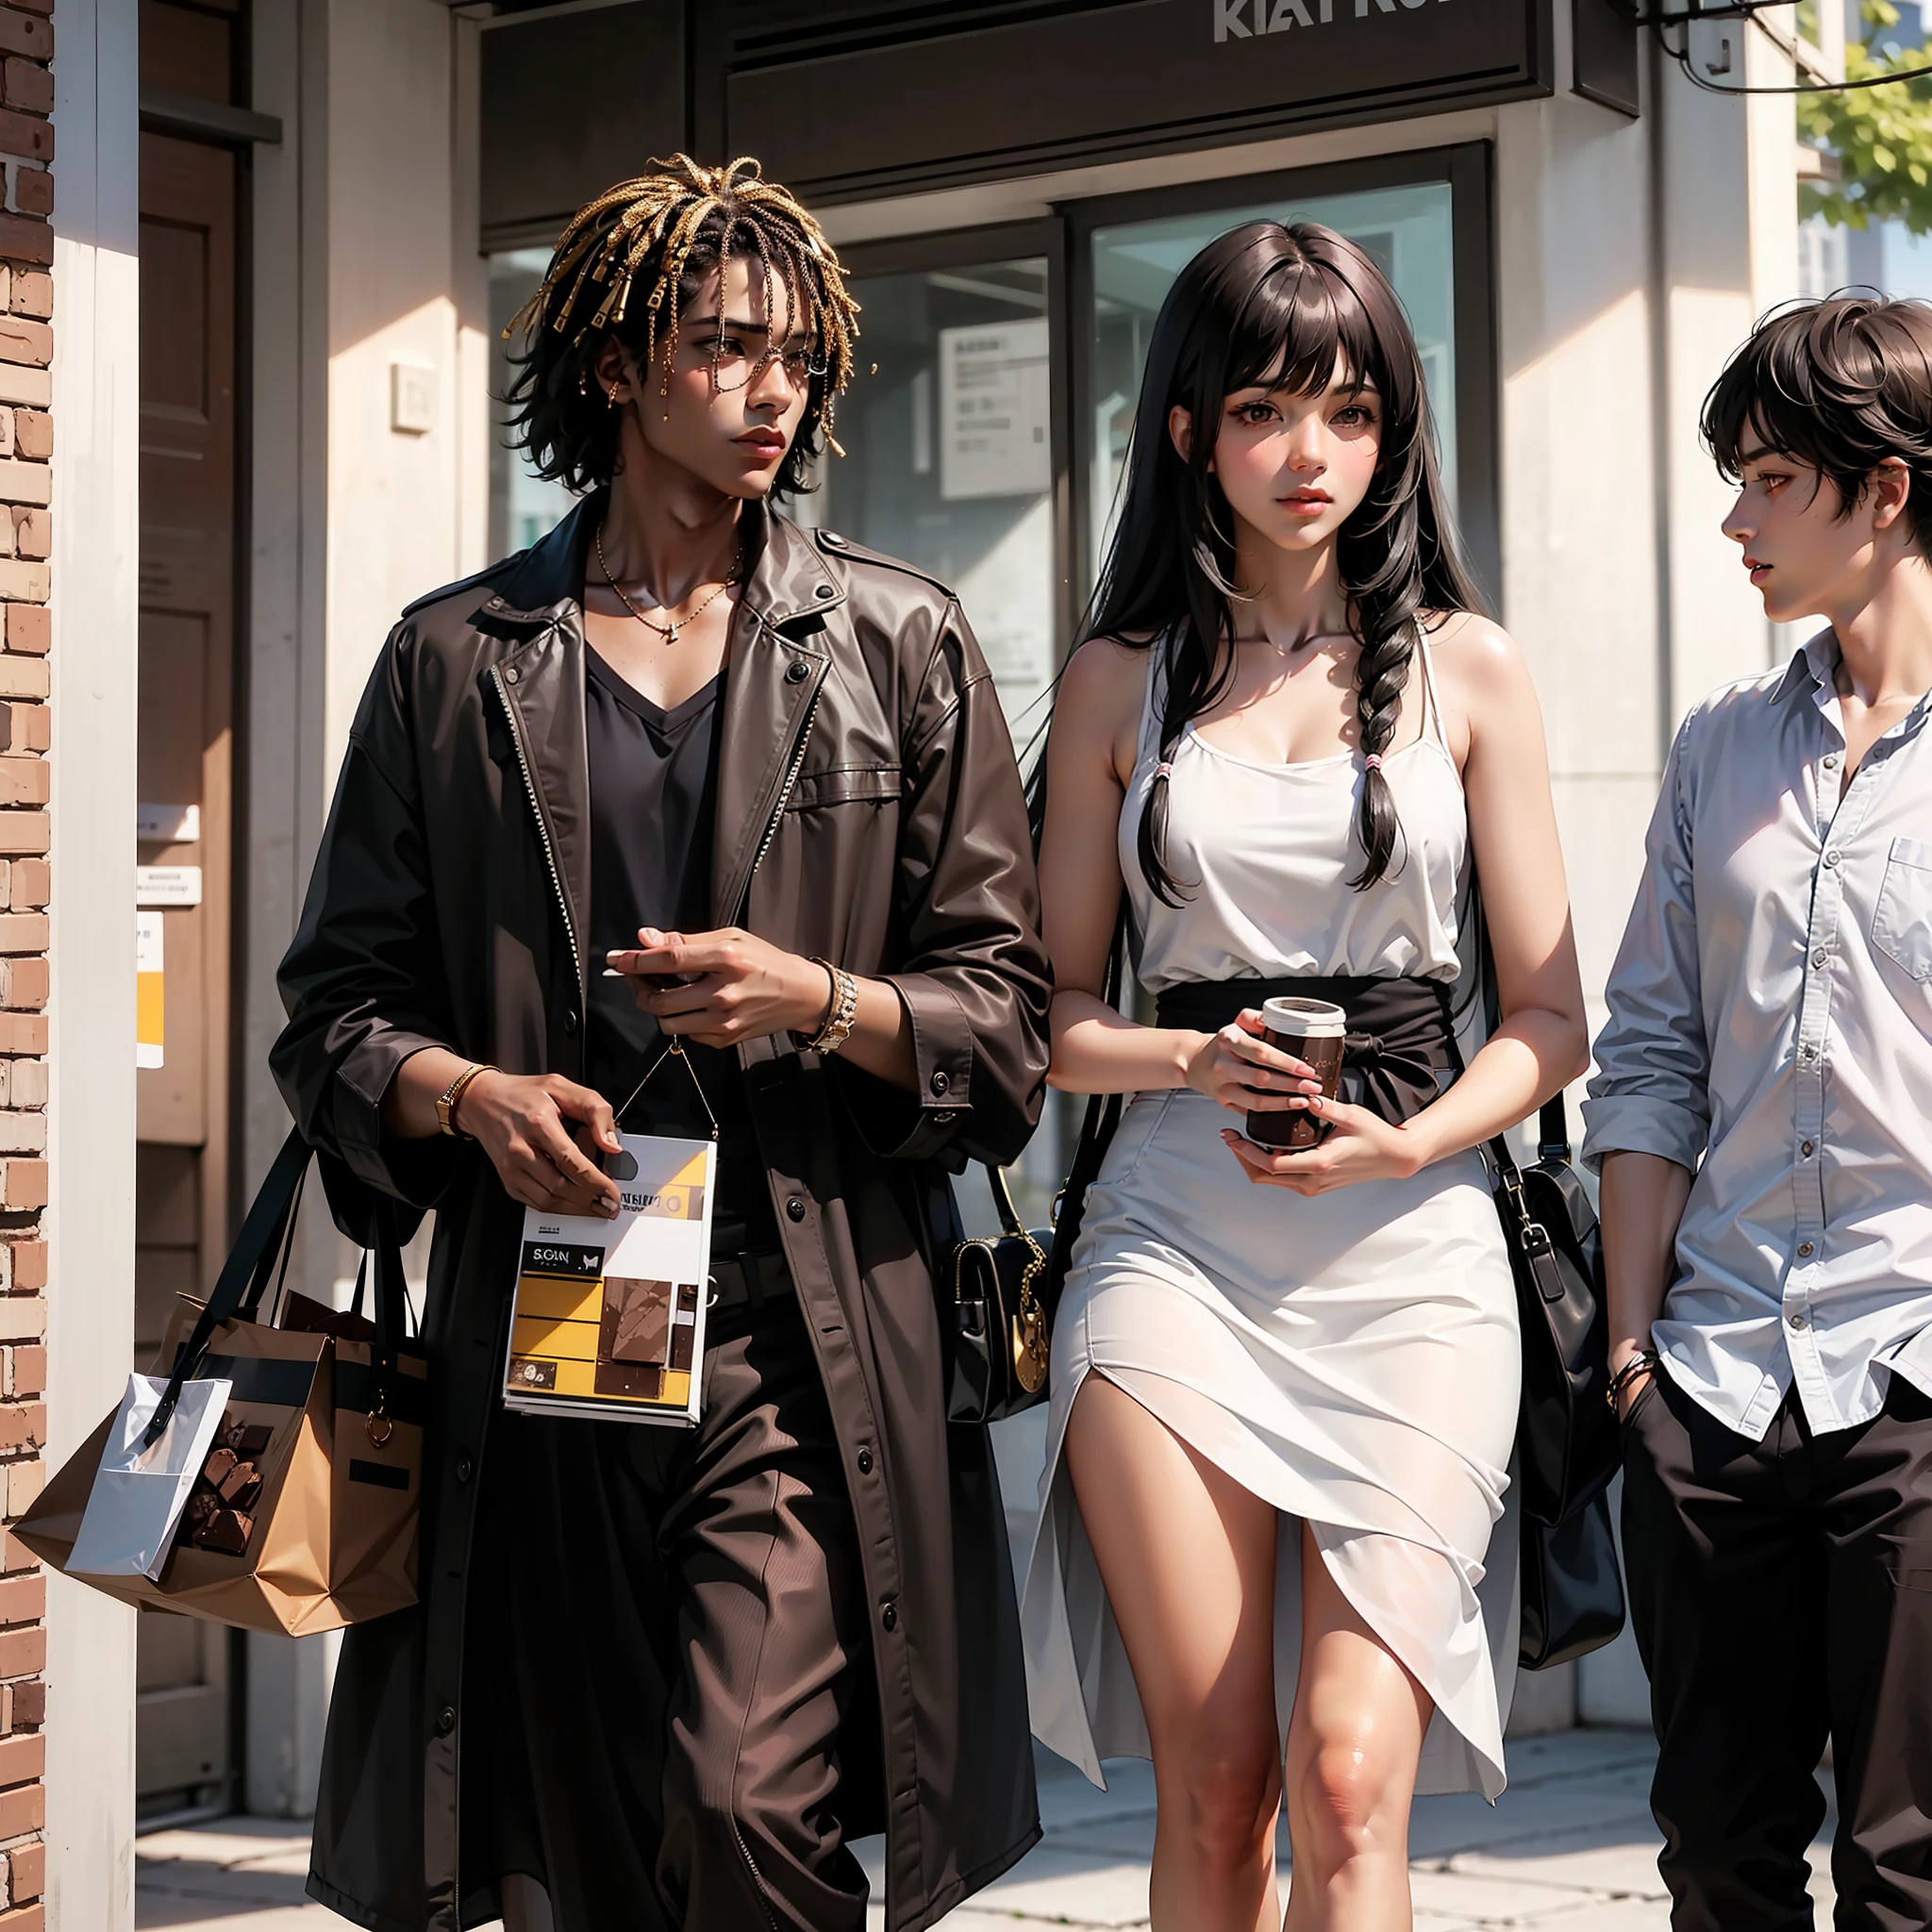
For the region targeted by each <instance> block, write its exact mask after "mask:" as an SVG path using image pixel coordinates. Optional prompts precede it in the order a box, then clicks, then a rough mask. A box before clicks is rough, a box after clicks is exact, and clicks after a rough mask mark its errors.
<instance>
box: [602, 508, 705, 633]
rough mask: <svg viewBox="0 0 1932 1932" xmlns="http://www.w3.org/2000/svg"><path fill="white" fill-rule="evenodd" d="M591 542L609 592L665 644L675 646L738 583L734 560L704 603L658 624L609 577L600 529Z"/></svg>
mask: <svg viewBox="0 0 1932 1932" xmlns="http://www.w3.org/2000/svg"><path fill="white" fill-rule="evenodd" d="M593 541H595V543H596V545H597V568H598V569H599V570H601V571H602V572H603V573H604V581H605V582H606V583H607V584H608V585H609V586H610V588H611V590H613V591H615V592H616V593H617V601H618V602H619V603H620V604H622V605H623V606H624V608H625V609H626V610H628V611H629V612H630V614H631V615H632V616H633V617H635V618H636V619H637V621H638V622H639V623H640V624H641V625H643V627H644V628H645V629H646V630H654V631H656V632H657V633H658V636H659V637H660V638H662V639H663V640H664V641H665V642H666V643H667V644H675V642H676V641H677V634H678V632H679V631H681V630H682V629H683V628H684V627H685V625H690V624H695V623H696V622H697V621H698V619H699V618H700V617H702V616H703V615H704V614H705V612H706V611H708V609H709V608H711V606H712V605H713V604H715V603H716V602H717V601H718V599H719V598H720V597H722V596H723V595H724V592H725V591H728V590H729V589H730V588H731V587H732V585H733V584H735V583H736V582H737V581H738V559H737V558H733V560H732V564H731V575H729V576H728V577H726V578H725V579H724V582H723V583H722V584H720V585H719V586H718V588H717V589H716V590H715V591H712V592H711V594H710V595H709V596H708V597H707V598H706V599H705V601H704V602H703V603H702V604H700V605H699V606H698V608H696V609H695V610H692V611H690V612H688V613H687V614H686V615H685V616H683V617H674V618H673V619H672V620H671V622H670V623H669V624H659V623H658V622H657V621H656V619H654V618H649V617H646V616H645V615H644V613H643V612H642V611H641V610H640V609H639V608H638V607H637V606H636V605H635V604H633V603H632V602H631V601H630V599H629V598H628V597H627V596H625V591H624V586H623V585H622V584H620V583H619V582H618V581H617V579H616V578H615V577H614V576H612V575H611V574H610V566H609V565H608V563H607V562H605V560H604V532H603V531H602V530H601V529H600V530H599V531H598V532H597V534H596V537H595V539H594V540H593Z"/></svg>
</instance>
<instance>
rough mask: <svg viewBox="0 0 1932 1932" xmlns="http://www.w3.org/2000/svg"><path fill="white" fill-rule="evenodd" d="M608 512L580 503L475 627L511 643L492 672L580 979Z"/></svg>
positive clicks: (586, 924) (585, 964)
mask: <svg viewBox="0 0 1932 1932" xmlns="http://www.w3.org/2000/svg"><path fill="white" fill-rule="evenodd" d="M602 515H603V503H602V500H601V499H600V498H590V499H587V500H586V501H584V502H583V503H580V504H579V505H578V506H577V507H576V508H575V509H574V510H573V511H572V512H571V513H570V515H569V516H567V517H566V518H565V519H564V520H563V522H562V523H560V524H559V525H558V526H557V528H556V529H554V530H553V531H551V533H550V534H549V536H547V537H546V538H544V539H543V541H541V543H539V544H537V545H536V546H535V548H533V549H532V550H531V551H530V552H529V553H528V554H527V555H526V556H525V558H524V561H523V563H522V564H521V565H520V566H519V568H518V569H517V571H516V573H515V574H514V575H512V576H511V577H510V578H509V579H508V582H506V583H505V585H504V586H503V589H502V590H501V591H499V592H498V593H497V594H496V595H495V596H493V597H491V598H490V599H489V600H488V601H487V602H486V603H485V604H484V605H483V607H482V608H481V609H479V610H478V611H477V612H476V614H475V617H474V618H473V619H472V622H473V623H474V624H475V625H476V626H477V628H478V629H480V630H485V631H490V632H493V633H495V634H496V635H499V636H502V637H504V638H506V639H507V640H508V641H509V643H510V648H509V649H508V651H507V652H506V653H505V654H504V656H503V657H502V658H499V659H498V660H497V662H496V664H495V665H494V666H493V667H492V669H491V674H490V675H491V678H492V679H493V680H494V681H495V683H496V686H497V690H498V691H499V692H500V693H501V696H502V701H503V702H504V703H505V704H507V705H508V709H509V712H510V725H511V729H512V730H513V731H514V733H515V734H516V739H517V751H518V756H519V759H520V762H521V763H522V765H523V767H524V772H525V774H526V775H527V778H528V782H529V787H530V791H531V794H532V796H531V800H530V803H531V805H532V807H533V808H534V809H535V811H536V814H537V819H538V832H539V837H540V839H541V841H542V842H543V844H544V845H545V847H546V848H547V852H548V855H549V857H550V859H551V861H552V862H553V864H554V866H555V868H556V874H557V880H556V882H557V887H558V892H559V893H560V895H561V897H562V900H563V911H564V916H565V918H566V920H567V921H568V923H569V927H570V935H571V942H572V946H573V949H574V950H575V955H576V958H577V964H578V970H579V972H580V973H588V972H589V971H590V964H589V961H588V960H587V959H586V958H585V955H584V948H585V946H586V945H587V944H588V943H589V933H590V919H591V765H590V750H589V738H588V733H587V731H586V727H585V723H584V613H583V606H582V603H581V601H580V600H581V597H582V594H583V582H584V572H583V560H584V555H585V553H586V552H587V551H588V549H589V547H590V541H591V531H592V530H594V529H595V528H596V526H597V524H598V522H599V521H600V520H601V518H602ZM578 991H579V992H581V991H583V989H582V988H581V987H580V988H579V989H578Z"/></svg>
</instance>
